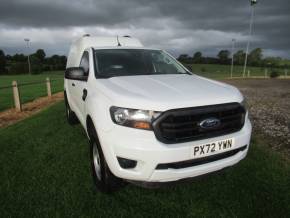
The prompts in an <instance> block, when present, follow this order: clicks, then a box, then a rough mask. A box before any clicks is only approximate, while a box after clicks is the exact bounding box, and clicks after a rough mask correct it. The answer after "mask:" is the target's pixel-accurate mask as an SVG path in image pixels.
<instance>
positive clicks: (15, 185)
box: [0, 102, 290, 217]
mask: <svg viewBox="0 0 290 218" xmlns="http://www.w3.org/2000/svg"><path fill="white" fill-rule="evenodd" d="M0 139H1V141H0V147H1V152H0V167H1V169H0V214H1V217H104V216H107V217H289V216H290V203H289V202H290V166H289V162H288V161H286V160H282V158H281V156H280V155H279V154H277V153H275V152H273V151H271V150H269V149H268V148H265V147H266V146H262V145H260V144H261V141H259V140H257V139H254V140H253V142H252V145H251V148H250V152H249V154H248V156H247V158H246V159H245V160H244V161H242V162H241V163H239V164H238V165H236V166H235V167H233V168H230V169H227V170H225V171H224V173H222V174H214V175H209V176H208V177H204V178H201V179H197V180H193V181H191V182H189V183H183V184H179V185H176V186H173V187H163V188H161V189H157V190H150V189H143V188H139V187H136V186H133V185H128V186H127V187H125V188H124V189H122V190H121V191H119V192H117V193H114V194H113V195H104V194H101V193H99V192H97V191H96V190H95V188H94V185H93V183H92V178H91V174H90V164H89V150H88V149H89V146H88V142H87V139H86V137H85V134H84V131H83V130H82V128H81V127H80V126H79V125H78V126H74V127H71V126H69V125H68V124H67V123H66V121H65V114H64V104H63V102H61V103H58V104H56V105H54V106H52V107H50V108H48V109H46V110H45V111H43V112H41V113H39V114H37V115H36V116H34V117H31V118H29V119H27V120H24V121H22V122H20V123H18V124H16V125H13V126H10V127H8V128H4V129H0Z"/></svg>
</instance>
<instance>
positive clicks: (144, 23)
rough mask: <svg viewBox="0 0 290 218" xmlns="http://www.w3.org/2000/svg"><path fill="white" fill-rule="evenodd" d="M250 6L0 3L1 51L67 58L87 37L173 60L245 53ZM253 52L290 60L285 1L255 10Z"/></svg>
mask: <svg viewBox="0 0 290 218" xmlns="http://www.w3.org/2000/svg"><path fill="white" fill-rule="evenodd" d="M249 20H250V4H249V0H49V1H48V0H0V49H3V50H4V51H5V52H6V53H10V54H13V53H15V52H23V53H27V49H26V48H25V44H24V40H23V39H24V38H30V39H31V42H32V44H31V52H34V50H35V49H37V48H43V49H45V51H46V53H47V54H48V55H51V54H54V53H57V54H65V55H67V52H68V49H69V46H70V43H71V42H72V40H74V39H76V38H78V37H80V36H82V35H83V34H85V33H89V34H91V35H101V36H107V35H131V36H134V37H137V38H139V39H140V40H141V41H142V42H143V44H144V45H145V46H149V47H157V48H162V49H166V50H168V51H169V52H171V53H173V55H175V56H177V55H178V54H180V53H188V54H190V55H192V54H193V53H194V52H196V51H202V52H203V53H204V54H205V55H209V56H215V55H216V53H217V52H218V50H221V49H230V48H231V41H232V38H235V39H236V40H237V47H238V48H237V49H245V47H246V41H247V39H248V30H249ZM252 41H253V42H252V45H251V46H252V48H253V47H261V48H263V49H264V53H265V55H267V56H269V55H271V56H278V55H279V56H282V57H286V58H290V2H289V0H260V1H259V3H258V4H257V5H256V10H255V25H254V36H253V38H252Z"/></svg>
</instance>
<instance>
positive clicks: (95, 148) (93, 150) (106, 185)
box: [89, 129, 125, 193]
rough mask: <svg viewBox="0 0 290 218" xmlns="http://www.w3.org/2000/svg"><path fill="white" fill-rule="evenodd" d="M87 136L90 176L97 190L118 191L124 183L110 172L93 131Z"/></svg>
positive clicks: (105, 191)
mask: <svg viewBox="0 0 290 218" xmlns="http://www.w3.org/2000/svg"><path fill="white" fill-rule="evenodd" d="M89 135H90V156H91V168H92V176H93V179H94V183H95V185H96V187H97V189H98V190H99V191H101V192H104V193H111V192H114V191H117V190H119V189H120V188H121V187H122V186H124V184H125V182H124V181H123V180H122V179H120V178H117V177H116V176H114V175H113V173H112V172H111V171H110V169H109V166H108V164H107V162H106V159H105V157H104V154H103V151H102V148H101V146H100V143H99V140H98V138H97V135H96V133H95V130H94V129H93V130H92V129H90V134H89Z"/></svg>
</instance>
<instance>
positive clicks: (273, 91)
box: [224, 79, 290, 157]
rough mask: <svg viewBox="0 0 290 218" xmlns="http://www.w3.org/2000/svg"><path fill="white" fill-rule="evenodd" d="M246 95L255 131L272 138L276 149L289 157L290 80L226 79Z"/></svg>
mask: <svg viewBox="0 0 290 218" xmlns="http://www.w3.org/2000/svg"><path fill="white" fill-rule="evenodd" d="M224 82H226V83H229V84H231V85H234V86H236V87H238V88H239V89H240V91H241V92H242V93H243V94H244V95H245V97H246V98H247V102H248V108H249V111H250V117H251V120H252V123H253V127H254V132H256V133H259V134H262V135H263V136H265V137H266V138H268V139H270V142H271V146H272V147H273V148H274V149H275V150H280V151H283V153H285V154H287V156H288V157H290V80H288V79H287V80H286V79H245V80H241V79H240V80H225V81H224Z"/></svg>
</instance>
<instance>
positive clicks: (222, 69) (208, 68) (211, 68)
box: [191, 64, 282, 79]
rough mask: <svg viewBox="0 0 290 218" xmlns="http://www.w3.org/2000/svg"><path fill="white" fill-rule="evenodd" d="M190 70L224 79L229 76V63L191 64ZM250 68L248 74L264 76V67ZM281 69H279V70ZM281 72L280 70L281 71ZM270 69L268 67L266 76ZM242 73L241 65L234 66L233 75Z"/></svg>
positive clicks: (236, 75) (239, 75)
mask: <svg viewBox="0 0 290 218" xmlns="http://www.w3.org/2000/svg"><path fill="white" fill-rule="evenodd" d="M191 66H192V72H194V73H196V74H198V75H201V76H205V77H209V78H216V79H224V78H227V77H230V72H231V66H230V65H219V64H192V65H191ZM247 70H250V76H264V75H265V69H264V68H262V67H248V68H247ZM279 71H281V70H279ZM281 72H282V71H281ZM269 73H270V69H268V76H269ZM242 75H243V66H234V70H233V76H234V77H241V76H242Z"/></svg>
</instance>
